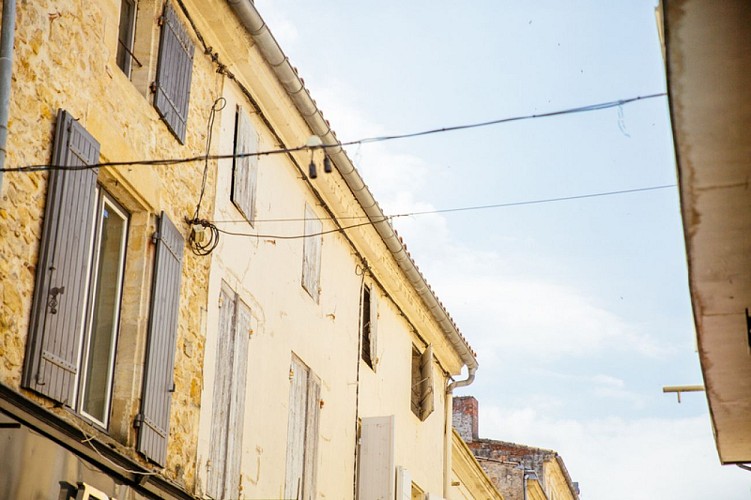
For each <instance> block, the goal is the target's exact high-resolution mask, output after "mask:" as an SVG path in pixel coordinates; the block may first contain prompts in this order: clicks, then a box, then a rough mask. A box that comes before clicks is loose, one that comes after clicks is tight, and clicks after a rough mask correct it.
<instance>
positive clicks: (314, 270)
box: [302, 204, 323, 302]
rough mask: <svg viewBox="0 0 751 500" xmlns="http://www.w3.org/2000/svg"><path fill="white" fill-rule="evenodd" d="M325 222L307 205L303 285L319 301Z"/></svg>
mask: <svg viewBox="0 0 751 500" xmlns="http://www.w3.org/2000/svg"><path fill="white" fill-rule="evenodd" d="M322 231H323V224H322V223H321V221H320V220H319V219H318V216H316V213H315V212H314V211H313V209H312V208H311V207H310V205H307V204H306V205H305V238H303V252H302V254H303V257H302V286H303V288H304V289H305V290H306V291H307V292H308V293H309V294H310V296H311V297H313V299H314V300H315V301H316V302H318V298H319V295H320V279H321V244H322V236H321V232H322Z"/></svg>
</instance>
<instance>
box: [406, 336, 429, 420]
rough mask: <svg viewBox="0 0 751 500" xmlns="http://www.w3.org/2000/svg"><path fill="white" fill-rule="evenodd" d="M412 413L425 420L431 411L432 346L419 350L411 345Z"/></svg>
mask: <svg viewBox="0 0 751 500" xmlns="http://www.w3.org/2000/svg"><path fill="white" fill-rule="evenodd" d="M411 405H412V413H414V414H415V415H417V417H418V418H419V419H420V420H425V419H426V418H428V416H430V414H431V413H433V409H434V401H433V347H432V346H428V347H426V348H425V350H424V351H423V352H422V353H420V351H419V350H418V349H417V347H415V346H414V345H412V391H411Z"/></svg>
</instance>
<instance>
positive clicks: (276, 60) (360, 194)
mask: <svg viewBox="0 0 751 500" xmlns="http://www.w3.org/2000/svg"><path fill="white" fill-rule="evenodd" d="M227 3H228V4H229V5H230V6H231V7H232V10H233V11H234V12H235V15H236V16H237V17H238V19H239V20H240V22H241V23H242V24H243V26H244V27H245V29H246V30H247V31H248V32H249V33H250V35H251V36H252V37H253V40H254V41H255V43H256V45H257V46H258V49H259V50H260V51H261V54H262V55H263V57H264V58H265V59H266V61H267V62H268V63H269V65H270V66H271V68H272V70H273V71H274V73H275V75H276V77H277V78H278V79H279V81H280V82H281V84H282V85H283V86H284V88H285V90H286V91H287V94H288V95H289V97H290V99H292V102H293V103H294V104H295V106H296V107H297V109H298V111H299V112H300V114H301V115H302V117H303V118H304V119H305V122H306V123H307V124H308V126H309V127H310V130H311V131H312V132H313V134H315V135H317V136H318V137H320V138H321V141H322V142H323V144H324V145H325V146H330V147H329V148H327V149H326V152H327V154H328V156H329V158H330V159H331V161H332V162H333V163H334V165H336V168H337V170H338V171H339V173H340V174H341V175H342V177H343V178H344V181H345V182H346V184H347V186H349V188H350V190H351V191H352V193H353V194H354V196H355V198H356V199H357V201H358V203H359V204H360V206H361V207H362V208H363V210H364V211H365V214H366V215H367V216H368V217H369V219H370V221H371V222H372V223H373V227H375V229H376V231H377V232H378V234H379V235H380V236H381V238H382V239H383V241H384V243H386V246H387V247H388V249H389V251H390V252H391V254H392V255H393V257H394V259H395V260H396V262H397V264H398V265H399V267H400V268H401V270H402V271H403V272H404V274H405V275H406V276H407V279H408V280H409V282H410V284H411V285H412V286H413V287H414V289H415V291H417V294H418V295H419V296H420V298H421V299H422V300H423V302H424V303H425V305H426V306H427V308H428V310H429V311H430V313H431V314H432V316H433V318H434V319H435V320H436V321H437V322H438V324H439V325H440V327H441V330H442V331H443V333H444V335H445V336H446V338H447V339H448V340H449V341H450V342H451V344H452V346H453V347H454V349H455V350H456V352H457V353H459V357H460V358H461V360H462V361H463V362H464V364H465V365H467V369H468V371H469V375H468V377H467V379H466V380H460V381H455V382H453V383H451V384H450V385H449V386H448V390H452V389H453V388H456V387H462V386H465V385H469V384H471V383H472V381H473V380H474V374H475V372H476V371H477V366H478V364H477V359H476V358H475V354H474V353H473V352H472V349H471V348H470V347H469V345H468V344H467V341H466V340H465V339H464V337H462V335H461V333H459V330H458V328H457V327H456V324H454V321H453V320H452V319H451V317H450V316H449V315H448V312H447V311H446V309H445V308H444V307H443V305H442V304H441V303H440V302H439V301H438V298H437V297H436V296H435V294H434V293H433V291H432V290H431V288H430V286H429V285H428V284H427V282H426V281H425V278H424V277H423V275H422V274H421V273H420V271H419V270H418V269H417V266H416V265H415V263H414V261H413V260H412V258H411V257H410V255H409V254H408V253H407V250H406V249H405V247H404V244H403V243H402V241H401V238H399V236H398V235H397V234H396V232H395V231H394V228H393V227H391V224H390V223H389V222H387V220H386V217H385V215H384V213H383V211H382V210H381V208H380V207H379V206H378V203H377V202H376V200H375V199H374V198H373V194H372V193H371V192H370V190H369V189H368V186H366V185H365V182H363V180H362V177H360V174H359V173H358V172H357V170H356V169H355V166H354V165H353V163H352V161H351V160H350V159H349V157H348V156H347V153H346V152H345V151H344V149H342V148H341V147H335V146H337V145H338V144H339V141H338V140H337V138H336V136H335V134H334V132H333V130H331V127H330V126H329V124H328V122H327V121H326V119H325V118H324V117H323V114H322V113H321V111H320V110H319V109H318V107H317V105H316V103H315V101H314V100H313V98H312V97H311V96H310V93H309V92H308V90H307V89H306V88H305V84H304V83H303V81H302V79H301V78H300V77H299V76H298V74H297V71H296V70H295V68H293V67H292V65H291V64H290V62H289V59H288V58H287V56H286V55H285V54H284V52H283V51H282V49H281V47H280V46H279V44H278V43H277V41H276V40H275V39H274V36H273V35H272V34H271V31H269V28H268V26H266V23H265V22H264V20H263V18H261V16H260V14H259V13H258V10H256V8H255V6H254V5H253V3H252V1H251V0H227ZM331 146H334V147H331Z"/></svg>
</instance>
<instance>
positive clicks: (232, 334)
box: [207, 283, 251, 499]
mask: <svg viewBox="0 0 751 500" xmlns="http://www.w3.org/2000/svg"><path fill="white" fill-rule="evenodd" d="M222 285H223V286H222V290H221V292H220V297H219V328H218V332H217V349H216V372H215V375H214V393H213V394H214V395H213V397H214V401H213V410H212V416H211V451H210V456H209V460H210V462H209V464H210V469H209V477H208V482H207V493H208V494H209V495H210V496H211V497H212V498H216V499H220V498H239V497H240V466H241V456H242V441H243V426H244V421H245V418H244V414H245V393H246V378H247V370H248V343H249V338H250V329H251V313H250V308H248V306H247V305H245V303H244V302H243V301H242V300H240V298H239V297H238V296H237V294H236V293H235V292H234V291H232V289H230V288H229V286H228V285H226V283H223V284H222Z"/></svg>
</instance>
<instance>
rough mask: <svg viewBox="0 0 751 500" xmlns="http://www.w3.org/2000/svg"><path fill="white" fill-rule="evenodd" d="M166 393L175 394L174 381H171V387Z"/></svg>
mask: <svg viewBox="0 0 751 500" xmlns="http://www.w3.org/2000/svg"><path fill="white" fill-rule="evenodd" d="M167 392H175V381H174V380H173V381H172V387H170V388H169V389H168V390H167Z"/></svg>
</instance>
